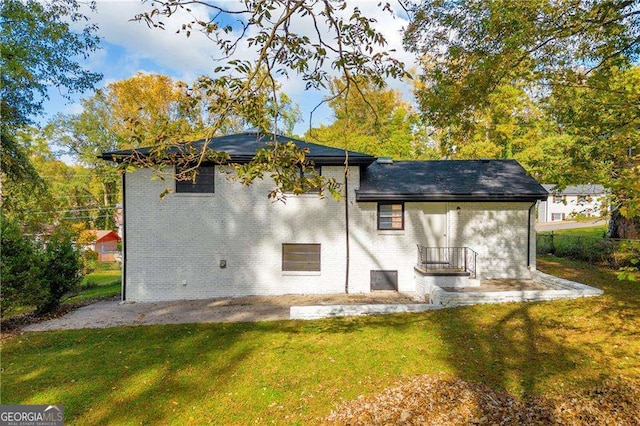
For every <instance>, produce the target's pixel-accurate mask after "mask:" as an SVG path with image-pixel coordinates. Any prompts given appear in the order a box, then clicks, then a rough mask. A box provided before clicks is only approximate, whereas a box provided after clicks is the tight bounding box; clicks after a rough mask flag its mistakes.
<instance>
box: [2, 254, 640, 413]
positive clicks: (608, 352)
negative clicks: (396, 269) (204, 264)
mask: <svg viewBox="0 0 640 426" xmlns="http://www.w3.org/2000/svg"><path fill="white" fill-rule="evenodd" d="M539 267H540V269H542V270H544V271H547V272H550V273H553V274H557V275H560V276H563V277H566V278H569V279H575V280H577V281H581V282H585V283H588V284H591V285H595V286H597V287H601V288H603V289H604V290H605V295H604V296H602V297H598V298H590V299H581V300H566V301H555V302H544V303H521V304H516V303H513V304H503V305H485V306H472V307H465V308H457V309H446V310H441V311H433V312H427V313H423V314H404V315H393V316H374V317H364V318H344V319H330V320H318V321H307V322H305V321H281V322H263V323H237V324H201V325H196V324H193V325H164V326H139V327H118V328H110V329H101V330H77V331H58V332H47V333H29V334H23V335H19V336H15V337H13V338H10V339H9V340H7V341H5V342H4V344H3V346H4V347H3V351H2V367H3V369H4V372H3V373H2V384H1V386H2V388H1V390H2V393H1V395H2V403H3V404H63V405H64V408H65V416H66V417H67V419H69V420H70V421H69V423H73V424H97V423H109V424H110V423H118V424H133V423H144V424H150V423H155V424H168V423H173V424H192V423H205V422H209V423H215V424H248V423H258V424H263V423H270V422H275V423H278V424H292V423H298V424H308V423H316V422H318V419H319V418H322V417H324V416H325V415H327V414H328V413H329V412H330V411H331V409H332V408H333V407H334V406H335V404H336V403H339V402H340V401H342V400H351V399H353V398H356V397H357V396H358V395H362V394H374V393H377V392H380V391H381V390H382V389H383V388H385V387H388V386H390V385H392V384H394V383H396V382H397V381H399V380H401V379H402V378H406V377H410V376H415V375H420V374H434V375H435V374H442V375H444V376H445V377H459V378H462V379H465V380H471V381H477V382H483V383H485V384H487V385H489V386H490V387H492V388H494V389H496V390H506V391H508V392H511V393H512V394H514V395H517V396H519V397H524V398H528V397H532V396H540V395H546V396H553V395H563V394H565V393H571V392H580V391H581V390H583V389H591V388H592V387H593V386H594V385H596V384H598V383H601V382H602V381H603V380H605V379H606V378H608V377H612V378H615V377H618V376H620V375H622V376H625V377H630V378H635V379H637V378H640V334H639V333H640V330H639V329H638V324H639V323H640V284H638V283H632V282H620V281H618V280H617V279H616V277H615V273H614V272H613V271H608V270H601V269H597V268H595V267H593V266H591V265H588V264H581V263H575V262H570V261H567V260H564V259H555V258H550V259H546V260H540V262H539ZM595 397H596V396H594V398H595Z"/></svg>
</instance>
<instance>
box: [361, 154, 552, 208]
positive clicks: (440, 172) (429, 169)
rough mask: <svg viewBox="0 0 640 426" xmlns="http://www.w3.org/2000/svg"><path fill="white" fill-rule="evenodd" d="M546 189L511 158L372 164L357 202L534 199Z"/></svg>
mask: <svg viewBox="0 0 640 426" xmlns="http://www.w3.org/2000/svg"><path fill="white" fill-rule="evenodd" d="M547 196H548V193H547V191H546V190H545V189H544V188H543V187H542V185H540V184H539V183H538V182H536V180H535V179H533V178H532V177H531V176H529V175H527V172H526V171H525V170H524V169H523V168H522V166H521V165H520V164H518V162H517V161H515V160H443V161H398V162H394V163H392V164H381V163H380V162H376V163H373V164H372V165H371V166H369V167H368V168H367V169H366V170H364V171H363V173H362V178H361V181H360V189H359V190H358V191H356V200H357V201H535V200H544V199H546V198H547Z"/></svg>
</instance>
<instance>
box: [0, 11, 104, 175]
mask: <svg viewBox="0 0 640 426" xmlns="http://www.w3.org/2000/svg"><path fill="white" fill-rule="evenodd" d="M79 9H80V3H79V2H78V1H76V0H54V1H51V2H47V3H43V2H39V1H35V0H25V1H21V0H5V1H4V2H3V4H2V31H1V32H0V53H1V54H0V67H1V68H2V84H1V86H0V109H1V110H2V125H1V126H0V130H1V136H2V145H1V146H2V148H1V149H2V152H1V160H2V163H1V166H2V178H3V180H6V179H13V180H16V181H21V182H25V183H27V182H30V183H32V184H35V185H37V184H40V185H41V184H42V182H39V179H38V177H37V174H36V173H35V171H34V169H33V167H32V166H31V164H30V163H29V160H28V158H27V156H26V155H25V153H24V151H23V147H22V146H21V145H20V143H19V141H17V140H16V139H15V136H16V132H17V131H19V130H20V129H21V128H22V127H24V126H26V125H29V124H32V120H33V118H34V117H35V116H37V115H39V114H41V113H42V103H43V101H44V100H45V99H48V94H47V91H48V89H49V87H57V88H58V89H59V90H61V91H63V95H68V94H71V93H78V92H82V91H84V90H87V89H91V88H93V86H94V84H96V83H97V82H98V81H99V80H100V79H101V78H102V76H101V75H100V74H96V73H92V72H90V71H88V70H86V69H84V68H82V67H81V66H80V64H78V62H77V60H76V59H75V58H77V57H78V56H84V57H87V55H88V54H89V53H90V52H93V51H95V50H96V49H97V48H98V41H99V39H98V37H97V36H96V35H95V31H96V27H95V26H94V25H91V24H86V25H85V26H84V27H83V29H82V30H81V31H80V32H74V31H72V30H71V28H70V24H71V23H72V22H74V23H79V22H86V21H87V18H86V17H85V16H84V15H82V14H81V13H79ZM64 91H66V93H64Z"/></svg>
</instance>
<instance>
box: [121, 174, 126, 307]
mask: <svg viewBox="0 0 640 426" xmlns="http://www.w3.org/2000/svg"><path fill="white" fill-rule="evenodd" d="M126 175H127V174H126V172H123V173H122V301H123V302H125V301H126V300H127V192H126V191H127V189H126V188H127V185H126V182H125V176H126Z"/></svg>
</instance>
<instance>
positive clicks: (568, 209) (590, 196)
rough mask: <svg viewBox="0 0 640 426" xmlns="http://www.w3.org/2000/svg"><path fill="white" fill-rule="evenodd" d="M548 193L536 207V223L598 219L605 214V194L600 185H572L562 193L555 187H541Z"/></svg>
mask: <svg viewBox="0 0 640 426" xmlns="http://www.w3.org/2000/svg"><path fill="white" fill-rule="evenodd" d="M542 186H543V187H544V189H546V190H547V191H548V192H549V198H548V199H547V200H542V201H540V204H539V205H538V222H556V221H562V220H569V219H575V218H576V217H577V216H579V215H580V216H587V217H600V216H603V215H605V214H606V210H607V208H606V198H607V192H606V191H605V189H604V187H603V186H602V185H596V184H588V185H572V186H567V187H566V188H565V189H564V190H563V191H559V190H557V189H556V187H555V185H542Z"/></svg>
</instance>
